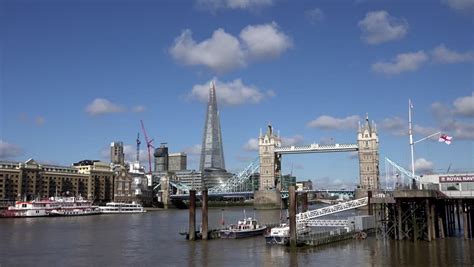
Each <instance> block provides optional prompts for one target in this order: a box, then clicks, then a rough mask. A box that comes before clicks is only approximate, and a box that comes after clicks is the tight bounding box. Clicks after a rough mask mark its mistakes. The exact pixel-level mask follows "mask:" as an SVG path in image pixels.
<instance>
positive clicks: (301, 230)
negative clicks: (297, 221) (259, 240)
mask: <svg viewBox="0 0 474 267" xmlns="http://www.w3.org/2000/svg"><path fill="white" fill-rule="evenodd" d="M310 233H311V228H310V227H308V226H305V225H302V226H299V227H297V230H296V234H297V237H302V236H305V235H309V234H310ZM265 242H266V243H267V244H269V245H275V244H276V245H288V244H289V243H290V226H289V225H288V224H286V223H282V224H280V226H278V227H273V228H272V229H271V230H270V233H269V234H267V235H265Z"/></svg>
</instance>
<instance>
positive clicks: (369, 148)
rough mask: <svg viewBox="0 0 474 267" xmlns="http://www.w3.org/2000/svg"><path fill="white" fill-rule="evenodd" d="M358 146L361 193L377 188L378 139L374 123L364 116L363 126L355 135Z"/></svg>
mask: <svg viewBox="0 0 474 267" xmlns="http://www.w3.org/2000/svg"><path fill="white" fill-rule="evenodd" d="M357 144H358V146H359V178H360V189H361V190H362V191H367V190H374V189H378V188H379V184H380V182H379V137H378V135H377V128H376V125H375V123H374V122H373V121H372V123H370V122H369V116H368V115H367V116H366V119H365V125H364V126H361V124H360V122H359V130H358V133H357Z"/></svg>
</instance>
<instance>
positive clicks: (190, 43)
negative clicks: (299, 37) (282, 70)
mask: <svg viewBox="0 0 474 267" xmlns="http://www.w3.org/2000/svg"><path fill="white" fill-rule="evenodd" d="M239 38H240V39H239ZM239 38H237V37H234V36H233V35H231V34H229V33H227V32H225V31H224V29H217V30H216V31H214V33H213V34H212V36H211V38H209V39H206V40H204V41H202V42H199V43H198V42H196V41H195V40H194V39H193V37H192V32H191V30H189V29H187V30H184V31H183V32H182V33H181V35H180V36H178V37H177V38H176V39H175V41H174V44H173V46H172V47H171V48H170V49H169V52H170V54H171V56H172V57H173V58H174V59H175V60H176V61H177V62H179V63H181V64H184V65H190V66H199V65H202V66H205V67H207V68H209V69H211V70H213V71H214V72H218V73H223V72H226V71H230V70H233V69H236V68H240V67H244V66H246V65H247V64H248V63H249V62H250V61H254V60H261V59H271V58H275V57H278V56H280V55H281V54H282V53H283V52H285V51H286V50H287V49H288V48H290V47H291V46H292V41H291V39H290V37H288V36H287V35H286V34H284V33H283V32H281V31H280V30H279V29H278V25H277V24H276V23H275V22H272V23H269V24H262V25H249V26H247V27H245V28H244V29H243V30H242V31H241V32H240V35H239Z"/></svg>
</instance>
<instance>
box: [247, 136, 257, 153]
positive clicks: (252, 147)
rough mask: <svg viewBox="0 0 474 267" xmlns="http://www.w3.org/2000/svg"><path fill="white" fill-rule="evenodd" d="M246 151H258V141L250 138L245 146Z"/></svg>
mask: <svg viewBox="0 0 474 267" xmlns="http://www.w3.org/2000/svg"><path fill="white" fill-rule="evenodd" d="M244 149H245V150H247V151H258V139H257V138H250V139H249V140H248V141H247V143H245V145H244Z"/></svg>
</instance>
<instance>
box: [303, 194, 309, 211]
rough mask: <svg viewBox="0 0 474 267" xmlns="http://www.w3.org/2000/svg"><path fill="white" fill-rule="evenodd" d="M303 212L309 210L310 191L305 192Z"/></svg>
mask: <svg viewBox="0 0 474 267" xmlns="http://www.w3.org/2000/svg"><path fill="white" fill-rule="evenodd" d="M302 206H303V210H302V211H303V212H307V211H308V192H304V193H303V205H302Z"/></svg>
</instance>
